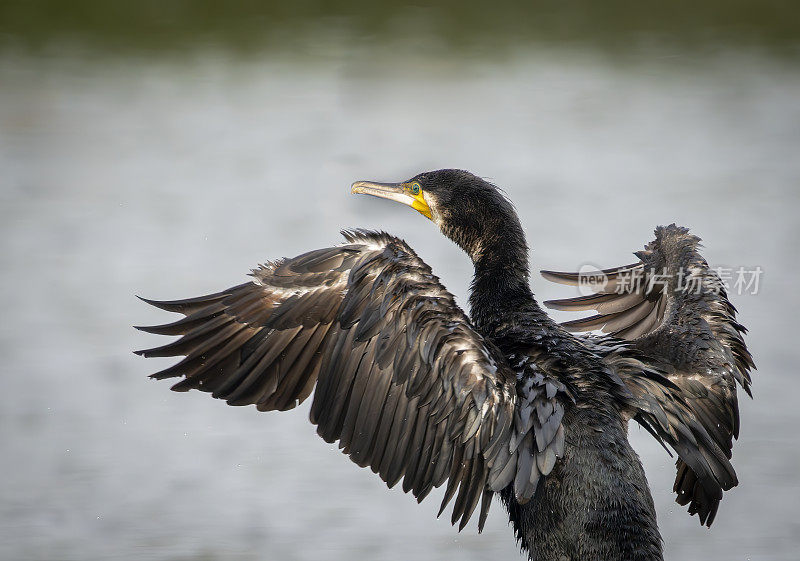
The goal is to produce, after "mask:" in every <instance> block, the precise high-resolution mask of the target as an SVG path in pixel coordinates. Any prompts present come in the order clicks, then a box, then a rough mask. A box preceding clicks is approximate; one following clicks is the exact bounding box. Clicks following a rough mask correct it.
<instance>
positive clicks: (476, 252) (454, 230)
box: [352, 169, 525, 261]
mask: <svg viewBox="0 0 800 561" xmlns="http://www.w3.org/2000/svg"><path fill="white" fill-rule="evenodd" d="M352 192H353V193H363V194H367V195H374V196H376V197H381V198H384V199H389V200H392V201H396V202H399V203H403V204H405V205H408V206H410V207H411V208H413V209H414V210H416V211H417V212H419V213H420V214H422V215H423V216H425V217H426V218H429V219H430V220H432V221H433V222H434V223H435V224H436V225H437V226H439V229H440V230H441V231H442V233H443V234H444V235H445V236H447V237H448V238H450V239H451V240H453V241H454V242H456V244H458V245H459V246H460V247H461V248H462V249H464V251H466V252H467V253H468V254H469V256H470V257H471V258H472V260H473V261H477V260H478V259H479V258H480V257H481V256H483V255H485V254H486V252H488V251H491V250H493V249H496V248H497V247H498V246H499V244H502V243H505V242H507V241H513V242H517V243H521V244H522V245H523V246H524V245H525V240H524V235H523V234H522V227H521V226H520V223H519V219H518V218H517V214H516V212H515V211H514V207H513V206H512V204H511V203H510V202H509V201H508V199H506V198H505V196H503V194H502V193H500V191H499V190H498V189H497V187H495V186H494V185H492V184H491V183H489V182H488V181H486V180H484V179H481V178H480V177H477V176H475V175H473V174H471V173H470V172H468V171H464V170H459V169H441V170H437V171H427V172H424V173H420V174H418V175H415V176H414V177H412V178H411V179H409V180H407V181H403V182H401V183H379V182H375V181H357V182H355V183H353V186H352ZM509 236H513V237H518V238H519V239H516V240H507V238H508V237H509Z"/></svg>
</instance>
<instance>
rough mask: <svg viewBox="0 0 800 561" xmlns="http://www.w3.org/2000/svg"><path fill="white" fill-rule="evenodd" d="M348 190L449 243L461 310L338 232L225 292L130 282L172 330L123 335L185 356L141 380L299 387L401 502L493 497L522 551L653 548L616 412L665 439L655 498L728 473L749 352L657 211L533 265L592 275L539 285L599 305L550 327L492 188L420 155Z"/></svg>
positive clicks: (609, 556)
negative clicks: (610, 239)
mask: <svg viewBox="0 0 800 561" xmlns="http://www.w3.org/2000/svg"><path fill="white" fill-rule="evenodd" d="M352 191H353V193H365V194H369V195H375V196H378V197H383V198H386V199H390V200H393V201H397V202H400V203H403V204H406V205H408V206H411V207H412V208H414V209H416V210H417V211H419V212H420V213H421V214H423V215H424V216H426V217H427V218H429V219H431V220H432V221H433V222H434V223H436V224H437V225H438V226H439V228H440V229H441V231H442V233H444V235H446V236H447V237H448V238H450V239H451V240H453V241H454V242H455V243H456V244H458V245H459V246H460V247H461V248H462V249H463V250H464V251H465V252H466V253H467V254H468V255H469V256H470V258H471V259H472V261H473V263H474V266H475V275H474V278H473V281H472V286H471V292H470V297H469V304H470V315H469V317H467V315H465V314H464V312H463V311H462V310H461V309H459V307H458V306H456V304H455V302H454V300H453V296H452V295H451V294H450V293H448V292H447V291H446V290H445V288H444V287H443V286H442V285H441V284H440V282H439V279H438V278H437V277H436V276H434V275H433V273H432V271H431V268H430V267H429V266H428V265H426V264H425V263H424V262H423V261H422V260H421V259H420V258H419V257H417V255H416V254H415V253H414V251H413V250H412V249H411V248H410V247H409V246H408V245H407V244H406V243H405V242H403V241H402V240H400V239H398V238H396V237H394V236H391V235H389V234H386V233H383V232H369V231H363V230H356V231H348V232H344V233H343V234H344V237H345V239H346V242H345V243H343V244H341V245H337V246H334V247H329V248H325V249H318V250H315V251H310V252H308V253H305V254H303V255H300V256H298V257H294V258H291V259H281V260H278V261H273V262H268V263H266V264H264V265H261V266H260V267H258V268H257V269H255V270H253V272H252V276H253V280H252V281H250V282H247V283H245V284H241V285H239V286H235V287H233V288H230V289H228V290H224V291H222V292H218V293H215V294H209V295H207V296H200V297H198V298H190V299H187V300H175V301H168V302H157V301H152V300H146V302H148V303H150V304H152V305H154V306H157V307H159V308H162V309H164V310H167V311H170V312H180V313H182V314H183V315H184V316H185V317H184V318H182V319H180V320H178V321H176V322H174V323H169V324H166V325H160V326H155V327H140V328H139V329H142V330H144V331H147V332H149V333H156V334H160V335H181V338H180V339H178V340H176V341H174V342H171V343H169V344H167V345H165V346H163V347H158V348H154V349H149V350H145V351H137V352H138V353H139V354H141V355H144V356H147V357H152V356H185V358H184V359H183V360H181V361H180V362H179V363H177V364H176V365H174V366H171V367H170V368H167V369H166V370H163V371H161V372H158V373H156V374H153V375H152V377H154V378H158V379H163V378H173V377H180V378H183V379H182V380H181V381H179V382H178V383H177V384H175V385H174V386H173V387H172V389H173V390H176V391H185V390H189V389H199V390H202V391H205V392H209V393H211V394H212V396H213V397H215V398H219V399H224V400H226V401H227V403H228V404H230V405H251V404H254V405H256V406H257V407H258V409H259V410H261V411H271V410H276V409H277V410H280V411H285V410H287V409H291V408H293V407H295V406H296V405H297V404H299V403H300V402H302V401H303V400H304V399H306V398H307V397H308V396H309V395H310V394H311V392H312V391H313V390H314V389H315V388H316V391H315V393H314V399H313V403H312V406H311V422H312V423H314V424H315V425H317V427H318V428H317V432H318V433H319V435H320V436H322V438H324V439H325V440H326V441H327V442H334V441H338V442H339V446H340V448H341V449H342V450H343V452H344V453H345V454H348V455H349V456H350V458H351V459H352V460H353V461H354V462H355V463H356V464H358V465H359V466H362V467H366V466H369V467H370V468H371V469H372V471H374V472H375V473H377V474H378V475H380V477H381V478H382V479H383V480H384V481H385V482H386V483H387V484H388V486H389V487H392V486H394V485H395V484H397V483H398V482H399V481H400V480H401V479H402V480H403V490H404V491H406V492H408V491H411V492H412V493H413V494H414V496H415V497H416V498H417V499H418V500H419V501H421V500H422V499H423V498H425V496H426V495H427V494H428V493H429V492H430V491H431V489H432V488H434V487H439V486H440V485H443V484H445V483H447V487H446V491H445V497H444V500H443V502H442V510H443V509H444V507H445V506H446V505H447V504H448V503H449V502H450V501H451V500H452V499H453V498H454V497H455V505H454V508H453V513H452V523H453V524H455V523H456V522H458V523H459V530H460V529H461V528H463V527H464V525H465V524H466V523H467V521H468V520H469V519H470V517H471V516H472V514H473V511H474V510H475V509H476V507H477V504H478V502H479V501H480V502H481V507H480V514H479V521H478V529H479V531H480V529H481V528H482V527H483V524H484V521H485V520H486V515H487V513H488V509H489V505H490V503H491V500H492V496H493V494H494V493H499V494H500V497H501V500H502V502H503V503H504V504H505V506H506V507H507V509H508V512H509V516H510V519H511V522H512V523H513V526H514V529H515V533H516V537H517V539H518V540H519V543H520V545H521V547H522V548H523V549H524V550H526V551H527V552H528V554H529V556H530V558H531V559H536V560H552V559H558V560H564V559H598V560H605V561H610V560H617V559H618V560H639V559H641V560H645V559H646V560H653V559H662V550H661V537H660V535H659V532H658V528H657V525H656V515H655V510H654V507H653V499H652V497H651V495H650V491H649V488H648V485H647V481H646V479H645V475H644V471H643V469H642V465H641V463H640V461H639V458H638V456H637V455H636V453H635V452H634V451H633V449H632V448H631V446H630V444H629V443H628V439H627V427H628V421H629V420H630V419H634V420H635V421H637V422H638V423H639V424H640V425H642V426H644V427H645V428H646V429H647V430H648V431H649V432H650V433H651V434H652V435H653V436H654V437H655V438H656V439H657V440H658V441H659V442H661V444H662V445H664V446H665V447H669V448H672V449H673V450H674V451H675V452H676V453H677V455H678V457H679V459H678V460H677V477H676V479H675V487H674V490H675V491H676V492H677V502H678V503H679V504H681V505H689V513H690V514H697V515H698V517H699V519H700V522H701V524H707V525H709V526H710V525H711V523H712V521H713V520H714V516H715V514H716V512H717V507H718V504H719V501H720V500H721V499H722V494H723V491H726V490H729V489H731V488H732V487H734V486H735V485H736V484H737V479H736V474H735V472H734V470H733V468H732V467H731V464H730V462H729V459H730V457H731V448H732V439H733V438H734V437H738V433H739V413H738V405H737V397H736V383H737V382H738V384H739V385H740V386H742V388H744V390H745V391H747V392H748V394H749V393H750V390H749V386H750V375H749V370H750V369H751V368H753V367H754V365H753V361H752V358H751V356H750V353H749V352H748V351H747V348H746V347H745V344H744V341H743V339H742V335H743V334H744V333H745V328H744V327H743V326H742V325H740V324H739V323H737V321H736V310H735V308H734V307H733V305H732V304H731V303H730V302H729V301H728V299H727V296H726V294H725V290H724V287H723V285H722V283H721V281H720V279H719V277H718V276H717V275H716V274H715V273H714V272H713V271H712V270H711V269H709V267H708V265H707V263H706V261H705V260H704V259H703V258H702V257H701V256H700V254H699V253H698V252H697V247H698V244H699V241H700V240H699V238H697V237H696V236H693V235H691V234H689V232H688V230H687V229H685V228H680V227H677V226H675V225H674V224H673V225H671V226H666V227H658V228H656V230H655V235H656V239H655V240H654V241H653V242H651V243H650V244H648V245H647V246H646V247H645V249H644V251H640V252H637V253H636V256H637V257H638V258H639V261H638V262H637V263H635V264H633V265H629V266H626V267H619V268H616V269H607V270H604V271H598V272H597V273H595V274H592V275H588V276H586V275H584V276H581V275H578V274H577V273H556V272H543V274H544V276H545V277H546V278H548V279H550V280H554V281H556V282H562V283H566V284H578V283H581V282H584V283H588V285H589V286H592V287H594V288H595V289H596V290H597V293H596V294H593V295H590V296H581V297H577V298H571V299H565V300H558V301H553V302H547V303H546V304H548V305H549V306H551V307H553V308H556V309H565V310H588V309H594V310H596V311H598V312H599V313H598V315H595V316H592V317H590V318H587V319H582V320H577V321H572V322H568V323H566V324H564V325H563V326H561V325H558V324H557V323H555V322H554V321H553V320H551V319H550V317H548V315H547V314H546V313H545V312H544V311H543V310H542V308H541V307H540V306H539V305H538V304H537V302H536V300H535V299H534V296H533V293H532V292H531V289H530V287H529V284H528V248H527V245H526V241H525V235H524V233H523V230H522V227H521V225H520V222H519V219H518V218H517V215H516V213H515V211H514V208H513V207H512V205H511V203H510V202H509V201H508V200H507V199H506V198H505V197H504V196H503V195H502V194H501V193H500V192H499V191H498V190H497V188H496V187H495V186H493V185H491V184H490V183H488V182H486V181H484V180H482V179H480V178H478V177H476V176H474V175H472V174H471V173H468V172H466V171H460V170H440V171H433V172H427V173H422V174H419V175H417V176H416V177H413V178H412V179H410V180H408V181H405V182H403V183H374V182H367V181H359V182H357V183H354V184H353V187H352ZM601 328H602V329H603V330H604V331H605V332H606V333H608V334H606V335H602V336H600V335H593V336H582V337H576V336H573V335H572V334H570V333H569V332H570V331H586V330H596V329H601ZM609 332H610V333H609ZM440 514H441V511H440Z"/></svg>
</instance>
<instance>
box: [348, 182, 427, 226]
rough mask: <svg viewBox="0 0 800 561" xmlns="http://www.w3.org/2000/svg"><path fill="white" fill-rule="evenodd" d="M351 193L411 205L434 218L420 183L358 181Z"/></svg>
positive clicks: (425, 215)
mask: <svg viewBox="0 0 800 561" xmlns="http://www.w3.org/2000/svg"><path fill="white" fill-rule="evenodd" d="M350 192H351V193H356V194H357V193H362V194H364V195H372V196H374V197H381V198H382V199H389V200H390V201H396V202H398V203H403V204H404V205H407V206H410V207H411V208H413V209H414V210H416V211H417V212H419V213H420V214H421V215H422V216H424V217H426V218H427V219H429V220H433V217H432V215H431V209H430V207H429V206H428V203H427V202H426V201H425V197H424V196H423V194H422V188H421V187H420V185H419V183H417V182H416V181H412V182H411V183H376V182H374V181H356V182H355V183H353V186H352V187H351V188H350Z"/></svg>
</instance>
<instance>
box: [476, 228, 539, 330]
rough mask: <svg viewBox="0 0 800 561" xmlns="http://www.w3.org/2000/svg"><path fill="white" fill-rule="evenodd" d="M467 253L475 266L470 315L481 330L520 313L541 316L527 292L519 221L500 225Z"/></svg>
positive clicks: (525, 257) (525, 256) (524, 249)
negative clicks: (500, 227)
mask: <svg viewBox="0 0 800 561" xmlns="http://www.w3.org/2000/svg"><path fill="white" fill-rule="evenodd" d="M488 239H490V240H491V242H490V243H485V244H480V246H479V247H478V249H477V250H476V251H473V252H470V257H471V258H472V261H473V263H474V265H475V275H474V277H473V279H472V285H471V287H470V288H471V292H470V297H469V304H470V317H471V319H472V321H473V323H474V325H475V326H476V327H477V328H478V329H479V330H481V331H484V332H485V331H493V330H496V329H499V328H501V327H502V326H503V325H504V324H506V323H507V322H509V321H515V320H516V318H518V317H519V315H520V314H524V315H526V316H530V315H531V314H534V315H539V314H541V315H542V316H544V317H547V315H546V314H545V313H544V312H543V311H542V310H541V308H539V305H538V304H537V303H536V300H535V299H534V296H533V292H531V289H530V286H529V284H528V281H529V270H528V246H527V244H526V243H525V236H524V233H523V231H522V227H521V226H519V224H512V225H511V226H508V227H506V228H502V229H501V230H500V231H498V232H497V233H496V235H494V236H490V237H489V238H488Z"/></svg>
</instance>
